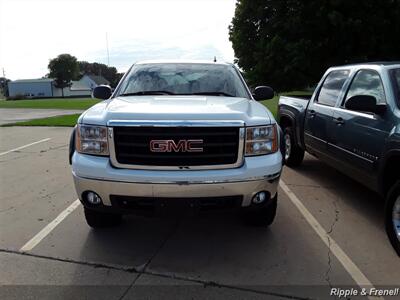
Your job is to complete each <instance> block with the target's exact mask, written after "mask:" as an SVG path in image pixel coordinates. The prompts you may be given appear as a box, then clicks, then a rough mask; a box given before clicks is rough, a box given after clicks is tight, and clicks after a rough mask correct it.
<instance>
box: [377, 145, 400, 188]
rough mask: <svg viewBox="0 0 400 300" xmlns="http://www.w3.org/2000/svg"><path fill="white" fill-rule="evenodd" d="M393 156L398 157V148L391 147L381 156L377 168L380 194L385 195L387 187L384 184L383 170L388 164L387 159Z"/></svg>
mask: <svg viewBox="0 0 400 300" xmlns="http://www.w3.org/2000/svg"><path fill="white" fill-rule="evenodd" d="M393 157H398V158H399V159H400V149H391V150H389V151H388V152H387V153H386V155H385V156H384V157H383V158H382V160H381V162H380V165H379V169H378V192H379V194H381V195H382V196H385V194H386V192H387V188H386V186H385V171H386V167H387V166H388V161H389V160H390V159H392V158H393Z"/></svg>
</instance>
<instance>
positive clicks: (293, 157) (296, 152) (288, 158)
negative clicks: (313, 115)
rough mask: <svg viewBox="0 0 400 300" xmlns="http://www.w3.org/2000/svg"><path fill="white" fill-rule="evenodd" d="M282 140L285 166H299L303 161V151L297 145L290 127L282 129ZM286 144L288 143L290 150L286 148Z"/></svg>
mask: <svg viewBox="0 0 400 300" xmlns="http://www.w3.org/2000/svg"><path fill="white" fill-rule="evenodd" d="M287 139H288V140H287ZM283 140H284V144H285V147H284V150H285V151H284V153H283V159H284V160H285V165H287V166H288V167H298V166H300V165H301V163H302V162H303V159H304V150H303V149H301V148H300V147H299V146H298V145H297V143H296V141H295V137H294V131H293V129H292V127H286V128H285V129H284V131H283ZM287 142H290V148H288V145H287ZM287 149H289V150H287ZM287 151H288V152H287Z"/></svg>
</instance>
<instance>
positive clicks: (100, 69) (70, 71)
mask: <svg viewBox="0 0 400 300" xmlns="http://www.w3.org/2000/svg"><path fill="white" fill-rule="evenodd" d="M48 68H49V71H50V72H49V73H48V74H47V75H46V77H49V78H54V80H55V84H56V86H57V87H59V88H65V87H68V86H71V84H72V81H73V80H79V79H80V78H81V77H82V76H83V75H85V74H92V75H97V76H103V77H104V78H105V79H107V80H108V81H109V82H110V85H111V87H116V86H117V84H118V82H119V80H120V79H121V78H122V76H123V73H118V71H117V69H116V68H115V67H109V66H107V65H105V64H100V63H89V62H87V61H78V60H77V58H76V57H75V56H72V55H70V54H60V55H58V56H57V57H56V58H53V59H51V60H50V62H49V65H48Z"/></svg>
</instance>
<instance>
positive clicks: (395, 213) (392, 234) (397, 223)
mask: <svg viewBox="0 0 400 300" xmlns="http://www.w3.org/2000/svg"><path fill="white" fill-rule="evenodd" d="M385 223H386V232H387V234H388V237H389V240H390V242H391V243H392V245H393V248H394V250H396V252H397V255H399V256H400V181H397V182H396V183H395V184H394V185H393V187H392V188H391V190H390V192H389V194H388V196H387V199H386V209H385Z"/></svg>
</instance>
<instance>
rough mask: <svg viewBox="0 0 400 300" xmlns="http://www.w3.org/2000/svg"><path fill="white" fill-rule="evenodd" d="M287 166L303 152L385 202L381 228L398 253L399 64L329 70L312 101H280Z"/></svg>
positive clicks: (399, 246) (295, 162) (399, 226)
mask: <svg viewBox="0 0 400 300" xmlns="http://www.w3.org/2000/svg"><path fill="white" fill-rule="evenodd" d="M278 120H279V124H280V125H281V127H282V130H283V131H284V140H285V145H286V146H285V155H284V159H285V161H286V164H287V165H288V166H291V167H295V166H298V165H300V164H301V162H302V160H303V157H304V151H307V152H308V153H310V154H312V155H314V156H316V157H318V158H319V159H321V160H322V161H324V162H326V163H327V164H329V165H331V166H332V167H334V168H336V169H338V170H339V171H342V172H343V173H345V174H347V175H348V176H350V177H352V178H354V179H355V180H357V181H359V182H361V183H362V184H364V185H366V186H367V187H368V188H370V189H372V190H374V191H375V192H377V193H379V194H380V195H381V196H383V197H385V198H386V221H385V223H386V230H387V233H388V235H389V238H390V241H391V242H392V244H393V246H394V248H395V249H396V251H397V253H398V254H399V255H400V173H399V169H400V63H395V62H393V63H367V64H358V65H348V66H341V67H333V68H330V69H329V70H328V71H327V72H326V73H325V74H324V76H323V77H322V79H321V81H320V83H319V84H318V86H317V88H316V90H315V91H314V94H313V95H312V97H311V99H306V98H299V97H280V99H279V116H278Z"/></svg>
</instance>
